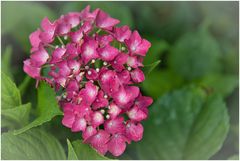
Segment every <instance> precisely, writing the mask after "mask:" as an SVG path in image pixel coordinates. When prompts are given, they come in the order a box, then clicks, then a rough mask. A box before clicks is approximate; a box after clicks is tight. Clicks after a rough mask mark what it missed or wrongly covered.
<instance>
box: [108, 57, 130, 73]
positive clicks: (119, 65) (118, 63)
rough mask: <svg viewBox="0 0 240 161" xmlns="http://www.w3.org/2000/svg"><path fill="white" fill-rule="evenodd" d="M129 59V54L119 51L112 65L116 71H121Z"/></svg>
mask: <svg viewBox="0 0 240 161" xmlns="http://www.w3.org/2000/svg"><path fill="white" fill-rule="evenodd" d="M127 60H128V55H127V54H124V53H119V54H118V55H117V57H116V58H115V59H114V60H113V61H112V62H111V65H112V67H113V68H114V69H115V70H116V71H118V72H119V71H122V70H123V69H125V67H124V64H125V63H126V62H127Z"/></svg>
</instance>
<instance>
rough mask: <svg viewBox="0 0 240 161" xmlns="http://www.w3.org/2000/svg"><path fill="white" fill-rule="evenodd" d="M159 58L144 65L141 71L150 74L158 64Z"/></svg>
mask: <svg viewBox="0 0 240 161" xmlns="http://www.w3.org/2000/svg"><path fill="white" fill-rule="evenodd" d="M160 62H161V60H157V61H155V62H153V63H151V64H148V65H144V68H143V71H144V73H145V74H147V75H148V74H150V73H151V72H152V71H153V70H154V69H155V68H156V67H157V66H158V64H160Z"/></svg>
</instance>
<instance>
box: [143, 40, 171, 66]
mask: <svg viewBox="0 0 240 161" xmlns="http://www.w3.org/2000/svg"><path fill="white" fill-rule="evenodd" d="M144 38H145V37H144ZM146 39H147V40H148V41H150V42H151V47H150V49H149V51H148V53H147V55H146V56H145V58H144V61H143V64H151V63H153V62H155V61H156V60H159V59H160V57H161V55H162V54H163V52H164V51H166V50H168V49H169V48H170V45H169V44H168V43H167V42H166V41H165V40H162V39H160V38H159V39H156V38H153V37H149V36H147V37H146Z"/></svg>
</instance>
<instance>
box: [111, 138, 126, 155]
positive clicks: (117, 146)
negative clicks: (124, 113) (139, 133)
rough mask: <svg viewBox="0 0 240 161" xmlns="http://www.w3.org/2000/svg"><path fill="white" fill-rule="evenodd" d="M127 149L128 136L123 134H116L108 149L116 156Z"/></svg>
mask: <svg viewBox="0 0 240 161" xmlns="http://www.w3.org/2000/svg"><path fill="white" fill-rule="evenodd" d="M125 149H126V138H125V137H124V136H123V135H121V134H115V135H113V136H112V138H111V140H110V141H109V142H108V150H109V152H110V153H112V155H114V156H116V157H117V156H120V155H121V154H123V152H124V151H125Z"/></svg>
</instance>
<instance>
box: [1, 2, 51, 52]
mask: <svg viewBox="0 0 240 161" xmlns="http://www.w3.org/2000/svg"><path fill="white" fill-rule="evenodd" d="M2 15H3V16H2V34H5V33H9V34H11V35H12V36H14V37H16V38H17V40H18V41H19V42H20V43H21V45H22V47H23V49H25V51H27V52H28V51H30V42H29V39H28V37H29V35H30V33H32V32H33V31H34V30H36V29H37V28H40V23H41V20H42V19H43V18H44V17H45V16H47V17H49V18H50V20H53V18H54V17H55V15H54V13H53V12H52V11H51V10H50V9H49V8H48V7H47V6H45V5H43V4H41V3H39V2H24V3H22V2H3V3H2Z"/></svg>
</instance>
